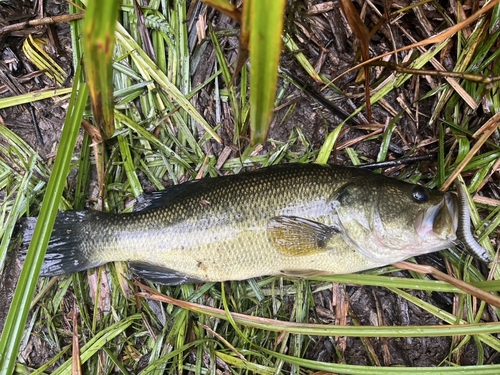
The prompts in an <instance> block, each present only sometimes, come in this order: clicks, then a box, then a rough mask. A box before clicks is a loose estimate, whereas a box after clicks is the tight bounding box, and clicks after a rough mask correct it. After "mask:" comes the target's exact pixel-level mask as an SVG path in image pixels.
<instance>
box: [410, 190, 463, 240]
mask: <svg viewBox="0 0 500 375" xmlns="http://www.w3.org/2000/svg"><path fill="white" fill-rule="evenodd" d="M419 216H420V217H419V219H418V220H417V222H416V230H417V233H418V234H419V236H420V237H421V238H423V239H425V238H428V237H429V236H430V237H433V238H436V237H437V238H439V239H441V240H445V241H449V242H450V245H451V244H452V243H454V242H455V241H456V239H457V234H456V232H457V228H458V221H459V220H458V210H457V199H456V197H455V196H454V195H453V194H452V193H445V195H444V198H443V199H442V200H441V202H439V203H438V204H436V205H434V206H432V207H430V208H428V209H427V210H425V211H421V212H420V215H419Z"/></svg>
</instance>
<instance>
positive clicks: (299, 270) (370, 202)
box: [21, 163, 491, 285]
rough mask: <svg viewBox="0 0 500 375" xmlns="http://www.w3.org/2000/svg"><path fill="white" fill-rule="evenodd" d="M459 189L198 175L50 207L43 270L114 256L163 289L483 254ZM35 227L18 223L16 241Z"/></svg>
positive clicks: (340, 178)
mask: <svg viewBox="0 0 500 375" xmlns="http://www.w3.org/2000/svg"><path fill="white" fill-rule="evenodd" d="M464 194H465V193H464V191H463V190H462V191H461V192H460V191H459V196H457V195H456V194H455V193H453V192H439V191H435V190H431V189H428V188H426V187H424V186H421V185H416V184H410V183H407V182H403V181H400V180H397V179H394V178H389V177H386V176H384V175H381V174H377V173H373V172H371V171H368V170H364V169H360V168H354V167H343V166H329V165H319V164H292V163H290V164H282V165H277V166H272V167H267V168H262V169H258V170H254V171H250V172H243V173H240V174H236V175H228V176H221V177H215V178H203V179H200V180H196V181H191V182H186V183H183V184H179V185H176V186H173V187H171V188H168V189H166V190H164V191H160V192H156V193H152V194H149V195H148V196H147V197H146V198H145V199H144V200H143V206H144V207H143V209H141V210H140V211H136V212H131V213H123V214H114V213H105V212H100V211H93V210H85V211H64V212H60V213H58V215H57V217H56V221H55V225H54V229H53V231H52V235H51V239H50V242H49V245H48V249H47V253H46V257H45V259H44V263H43V266H42V270H41V276H45V277H49V276H56V275H62V274H68V273H74V272H80V271H84V270H87V269H90V268H94V267H98V266H101V265H104V264H106V263H109V262H120V261H122V262H128V264H129V267H130V269H131V270H132V272H133V273H135V274H136V275H138V276H139V277H142V278H145V279H148V280H150V281H153V282H158V283H161V284H166V285H178V284H183V283H203V282H219V281H228V280H245V279H249V278H253V277H259V276H265V275H282V276H292V277H314V276H316V275H328V274H346V273H354V272H358V271H363V270H367V269H372V268H377V267H381V266H385V265H388V264H392V263H396V262H399V261H402V260H405V259H407V258H409V257H412V256H416V255H420V254H426V253H430V252H435V251H439V250H443V249H446V248H449V247H453V246H455V245H457V244H460V245H461V246H465V247H466V248H468V249H469V250H470V251H472V252H473V253H475V254H476V255H477V256H479V257H480V258H481V259H482V260H484V261H489V260H491V258H489V254H488V253H487V251H486V250H484V249H483V248H482V247H481V246H480V245H479V244H477V242H475V240H474V238H473V237H472V234H471V233H470V222H469V216H468V215H469V211H468V206H467V201H466V200H464ZM35 225H36V218H26V219H25V220H24V221H23V222H22V223H21V232H22V237H23V243H24V246H25V247H26V246H27V245H28V244H29V242H30V240H31V236H32V234H33V230H34V227H35ZM459 236H460V237H461V238H459ZM483 250H484V251H483Z"/></svg>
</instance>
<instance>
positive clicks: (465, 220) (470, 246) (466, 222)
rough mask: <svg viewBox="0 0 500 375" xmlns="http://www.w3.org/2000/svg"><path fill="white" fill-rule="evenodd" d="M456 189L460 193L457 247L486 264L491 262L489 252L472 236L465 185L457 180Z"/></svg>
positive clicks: (458, 198)
mask: <svg viewBox="0 0 500 375" xmlns="http://www.w3.org/2000/svg"><path fill="white" fill-rule="evenodd" d="M455 187H456V188H457V193H458V197H457V198H456V199H457V200H458V204H457V207H458V226H457V240H456V242H455V245H457V246H458V247H465V250H467V251H468V253H469V254H471V255H472V256H474V257H476V258H478V259H480V260H482V261H483V262H485V263H488V262H491V260H492V259H491V256H490V254H489V253H488V251H487V250H486V249H485V248H484V247H482V246H481V245H479V243H478V242H477V241H476V239H475V238H474V236H473V235H472V231H471V225H470V211H469V204H468V202H467V193H466V192H465V187H464V184H463V183H462V182H460V181H459V180H458V179H457V180H455ZM461 245H462V246H461Z"/></svg>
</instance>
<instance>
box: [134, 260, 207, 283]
mask: <svg viewBox="0 0 500 375" xmlns="http://www.w3.org/2000/svg"><path fill="white" fill-rule="evenodd" d="M129 266H130V269H131V270H132V272H133V273H135V274H136V275H137V276H139V277H143V278H145V279H147V280H149V281H152V282H154V283H159V284H163V285H180V284H200V283H203V282H205V281H204V280H199V279H196V278H193V277H190V276H188V275H186V274H183V273H180V272H177V271H175V270H172V269H170V268H165V267H161V266H157V265H154V264H151V263H146V262H129Z"/></svg>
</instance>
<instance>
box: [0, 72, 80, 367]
mask: <svg viewBox="0 0 500 375" xmlns="http://www.w3.org/2000/svg"><path fill="white" fill-rule="evenodd" d="M78 73H80V69H79V70H78V71H77V74H76V77H80V74H78ZM87 96H88V88H87V85H86V84H78V83H75V85H74V86H73V94H72V96H71V100H70V103H69V106H68V113H67V115H66V122H65V124H64V127H63V131H62V135H61V142H60V145H59V150H58V152H57V156H56V160H55V163H54V169H53V171H52V174H51V176H50V179H49V183H48V185H47V191H46V193H45V198H44V204H43V205H42V208H41V211H40V215H39V219H38V223H37V225H36V228H35V231H34V233H33V239H32V241H31V243H30V246H29V250H28V254H27V256H26V261H25V267H23V270H22V272H21V276H20V278H19V282H18V285H17V288H16V292H15V294H14V298H13V300H12V304H11V306H10V309H9V314H8V316H7V319H6V321H5V329H4V331H3V333H2V337H1V338H0V374H1V375H10V374H11V373H12V371H13V369H14V366H15V361H16V358H17V355H18V354H19V352H18V349H19V344H20V342H21V338H22V334H23V331H24V325H25V324H26V319H27V316H28V312H29V307H30V303H31V300H32V299H33V294H34V291H35V287H36V284H37V281H38V275H39V274H40V269H41V267H42V263H43V258H44V257H45V251H46V248H47V244H48V242H49V238H50V234H51V231H52V227H53V226H54V221H55V218H56V214H57V208H58V206H59V201H60V199H61V195H62V191H63V188H64V185H65V183H66V176H67V174H68V169H69V165H70V161H71V157H72V155H73V150H74V147H75V143H76V138H77V136H78V132H79V130H80V122H81V119H82V115H83V111H84V109H85V103H86V102H87Z"/></svg>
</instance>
